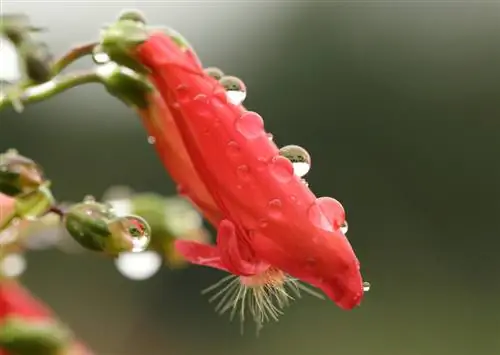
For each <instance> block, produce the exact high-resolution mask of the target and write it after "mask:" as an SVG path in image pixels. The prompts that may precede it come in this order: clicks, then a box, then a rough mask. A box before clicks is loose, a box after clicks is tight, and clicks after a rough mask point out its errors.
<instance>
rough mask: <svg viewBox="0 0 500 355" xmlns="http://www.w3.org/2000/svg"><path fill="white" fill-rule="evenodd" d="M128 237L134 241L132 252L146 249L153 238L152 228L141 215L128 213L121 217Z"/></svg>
mask: <svg viewBox="0 0 500 355" xmlns="http://www.w3.org/2000/svg"><path fill="white" fill-rule="evenodd" d="M121 218H122V222H123V227H124V228H125V233H126V234H127V237H129V238H131V241H132V250H131V251H132V252H134V253H138V252H142V251H144V250H145V249H146V248H147V247H148V245H149V242H150V240H151V228H150V227H149V225H148V223H147V222H146V221H145V220H144V219H143V218H141V217H139V216H134V215H128V216H124V217H121Z"/></svg>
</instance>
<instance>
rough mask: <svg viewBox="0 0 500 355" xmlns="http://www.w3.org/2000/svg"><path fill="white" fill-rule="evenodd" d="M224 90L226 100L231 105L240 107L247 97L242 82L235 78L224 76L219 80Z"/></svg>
mask: <svg viewBox="0 0 500 355" xmlns="http://www.w3.org/2000/svg"><path fill="white" fill-rule="evenodd" d="M219 82H220V84H221V85H222V86H223V87H224V89H225V90H226V95H227V100H228V101H229V102H230V103H232V104H233V105H241V104H242V103H243V101H245V99H246V97H247V89H246V86H245V84H244V83H243V81H241V79H239V78H237V77H235V76H224V77H222V78H221V79H220V80H219Z"/></svg>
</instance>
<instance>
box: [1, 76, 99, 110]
mask: <svg viewBox="0 0 500 355" xmlns="http://www.w3.org/2000/svg"><path fill="white" fill-rule="evenodd" d="M100 82H102V79H101V78H100V76H99V75H98V74H97V72H96V71H94V70H90V71H81V72H75V73H69V74H65V75H60V76H57V77H55V78H53V79H52V80H51V81H48V82H46V83H43V84H40V85H36V86H31V87H29V88H26V89H25V90H23V92H22V93H21V95H20V96H19V97H11V96H9V95H7V94H5V93H4V94H3V95H1V94H0V110H1V109H4V108H6V107H8V106H12V105H13V101H15V100H19V101H20V102H21V103H23V104H25V103H34V102H38V101H42V100H46V99H48V98H51V97H52V96H54V95H57V94H59V93H61V92H63V91H66V90H69V89H71V88H74V87H76V86H79V85H82V84H88V83H100Z"/></svg>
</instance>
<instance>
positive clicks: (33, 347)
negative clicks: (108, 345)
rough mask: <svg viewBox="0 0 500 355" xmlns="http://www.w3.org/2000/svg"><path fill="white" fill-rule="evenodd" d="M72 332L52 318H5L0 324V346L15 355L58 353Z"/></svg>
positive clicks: (54, 354) (55, 354)
mask: <svg viewBox="0 0 500 355" xmlns="http://www.w3.org/2000/svg"><path fill="white" fill-rule="evenodd" d="M72 337H73V336H72V333H71V331H69V329H67V328H66V327H65V326H63V325H61V324H58V323H57V322H56V321H54V320H50V319H47V320H26V319H22V318H20V317H18V316H10V317H8V318H6V319H5V320H4V321H3V322H2V325H1V326H0V348H2V349H5V350H6V351H8V352H9V354H16V355H32V354H37V355H58V354H61V351H62V350H64V349H65V348H67V347H68V346H69V345H70V344H71V341H72Z"/></svg>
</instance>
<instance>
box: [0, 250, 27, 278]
mask: <svg viewBox="0 0 500 355" xmlns="http://www.w3.org/2000/svg"><path fill="white" fill-rule="evenodd" d="M26 264H27V263H26V258H25V257H24V255H22V254H18V253H12V254H9V255H6V256H4V257H3V258H2V260H1V261H0V273H1V274H2V275H3V276H5V277H8V278H13V277H18V276H20V275H22V274H23V273H24V271H25V270H26Z"/></svg>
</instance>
